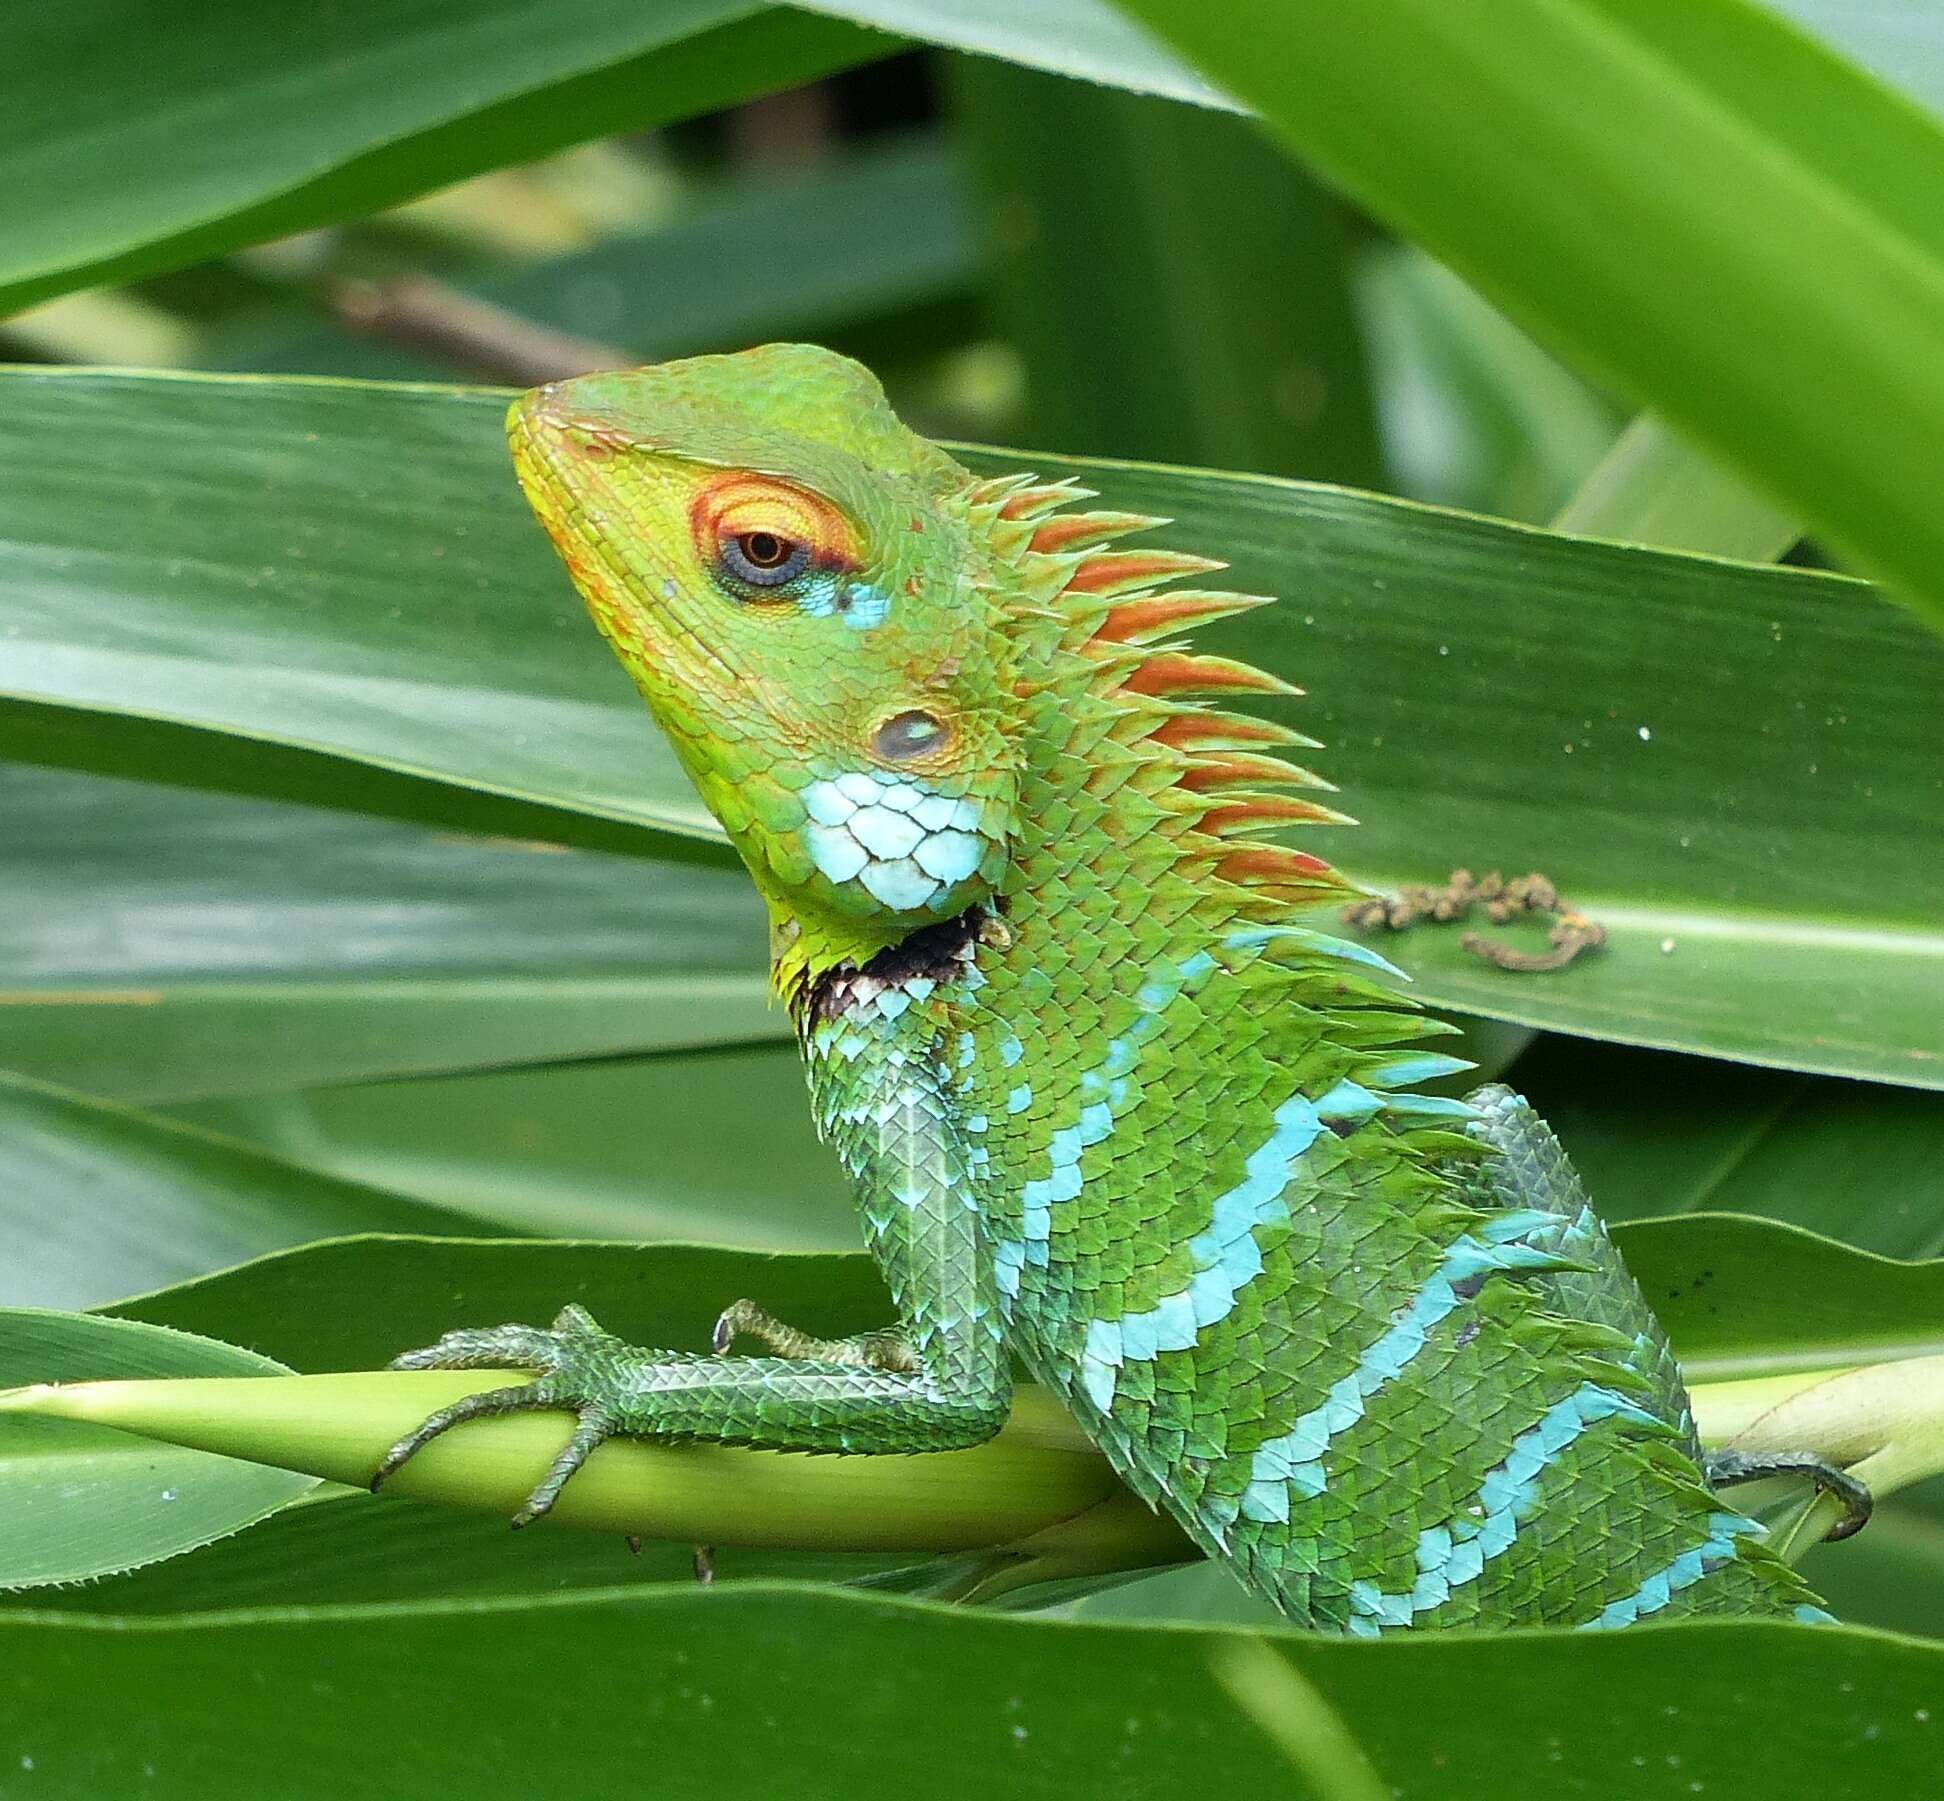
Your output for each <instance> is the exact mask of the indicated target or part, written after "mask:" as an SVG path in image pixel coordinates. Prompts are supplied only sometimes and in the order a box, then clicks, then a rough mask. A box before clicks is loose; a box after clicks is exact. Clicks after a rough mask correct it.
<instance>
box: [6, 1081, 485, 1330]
mask: <svg viewBox="0 0 1944 1801" xmlns="http://www.w3.org/2000/svg"><path fill="white" fill-rule="evenodd" d="M477 1224H478V1222H477V1221H476V1220H475V1221H471V1222H467V1221H464V1220H463V1216H461V1215H459V1214H448V1213H444V1212H443V1211H442V1210H440V1209H439V1208H437V1207H431V1206H427V1205H425V1204H424V1203H422V1202H418V1201H413V1200H408V1199H406V1198H405V1197H404V1196H402V1195H396V1194H387V1193H385V1192H384V1191H383V1190H382V1189H377V1188H370V1187H366V1186H364V1185H363V1184H361V1183H356V1182H348V1181H343V1180H341V1179H339V1178H337V1177H335V1176H327V1175H322V1174H320V1173H318V1172H317V1171H315V1170H309V1169H302V1168H298V1167H297V1166H295V1165H294V1164H290V1163H286V1162H283V1161H282V1160H280V1159H279V1158H276V1157H270V1156H266V1155H264V1154H263V1153H262V1152H261V1151H258V1150H254V1149H252V1148H250V1147H249V1146H246V1145H242V1144H237V1143H234V1142H232V1141H231V1140H228V1139H225V1138H220V1137H217V1136H216V1135H215V1134H213V1133H209V1132H203V1131H198V1130H196V1129H194V1128H192V1127H189V1126H183V1125H178V1124H176V1123H175V1122H174V1121H171V1120H164V1119H158V1118H157V1117H156V1116H155V1115H153V1114H146V1113H138V1112H135V1111H133V1110H132V1109H129V1108H124V1107H112V1106H108V1105H106V1104H104V1103H102V1102H100V1101H95V1100H91V1099H88V1098H86V1097H84V1096H81V1095H75V1094H67V1093H64V1092H62V1091H61V1090H59V1089H54V1088H43V1087H41V1086H39V1085H38V1084H35V1083H28V1082H23V1081H21V1080H20V1079H19V1078H17V1077H13V1076H8V1075H5V1074H0V1244H4V1245H5V1246H6V1248H7V1254H6V1261H5V1263H4V1265H0V1305H5V1306H12V1307H19V1306H33V1307H91V1306H94V1305H96V1304H97V1303H99V1302H102V1301H108V1300H113V1299H115V1298H116V1297H117V1296H120V1295H125V1294H129V1293H132V1292H135V1291H137V1290H140V1289H146V1288H160V1287H162V1286H163V1285H164V1284H166V1283H169V1282H177V1281H181V1280H183V1279H184V1278H186V1277H190V1276H196V1275H200V1274H202V1273H203V1272H204V1271H205V1270H208V1269H212V1268H218V1267H220V1266H222V1265H224V1264H228V1263H239V1262H241V1261H242V1260H243V1259H244V1258H246V1257H256V1256H261V1255H262V1254H263V1253H264V1252H266V1251H274V1250H283V1249H285V1248H287V1247H289V1246H291V1245H297V1244H302V1243H304V1242H305V1241H306V1240H308V1239H313V1238H324V1237H332V1236H336V1235H340V1234H343V1233H347V1232H439V1231H442V1230H449V1229H454V1228H459V1229H466V1227H467V1226H470V1227H471V1229H474V1230H476V1229H477Z"/></svg>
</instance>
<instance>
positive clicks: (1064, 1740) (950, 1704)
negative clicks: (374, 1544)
mask: <svg viewBox="0 0 1944 1801" xmlns="http://www.w3.org/2000/svg"><path fill="white" fill-rule="evenodd" d="M1225 1642H1226V1638H1225V1635H1221V1634H1211V1633H1207V1632H1203V1631H1194V1630H1183V1629H1180V1628H1173V1629H1167V1628H1164V1629H1162V1630H1159V1631H1155V1630H1145V1631H1144V1630H1140V1629H1134V1628H1128V1627H1117V1626H1087V1625H1079V1624H1076V1623H1072V1622H1063V1621H1050V1620H1022V1619H1008V1618H1005V1617H1004V1616H1000V1615H994V1614H989V1613H976V1612H966V1611H945V1610H941V1609H937V1608H931V1607H923V1606H916V1605H913V1604H910V1603H896V1602H888V1601H879V1600H871V1599H866V1598H863V1597H858V1596H839V1595H831V1594H822V1593H816V1592H810V1591H804V1590H801V1589H794V1588H789V1587H777V1588H774V1589H764V1588H761V1587H756V1586H751V1587H748V1588H742V1589H738V1590H735V1591H732V1592H725V1593H722V1594H706V1593H696V1592H694V1591H693V1590H680V1589H675V1590H670V1589H662V1590H647V1591H643V1592H640V1593H636V1594H617V1595H585V1596H567V1597H561V1598H559V1599H557V1600H554V1601H552V1602H536V1601H534V1600H531V1599H526V1598H522V1599H519V1600H515V1601H511V1602H486V1603H477V1604H470V1605H469V1604H463V1603H460V1604H452V1605H446V1606H435V1605H420V1606H413V1607H354V1608H343V1609H335V1608H326V1609H322V1610H319V1611H317V1612H315V1613H312V1614H309V1615H308V1616H298V1615H282V1616H279V1615H275V1614H273V1615H270V1616H268V1617H264V1616H251V1615H244V1616H242V1617H240V1618H229V1619H219V1620H210V1621H197V1620H194V1619H186V1620H181V1621H137V1622H129V1621H120V1620H112V1619H87V1620H82V1619H78V1618H74V1617H70V1616H62V1615H59V1614H42V1615H32V1614H29V1615H15V1616H12V1617H10V1618H9V1619H7V1620H6V1621H5V1622H4V1623H0V1671H4V1672H5V1673H4V1675H0V1697H4V1701H5V1704H6V1707H7V1711H8V1714H9V1717H10V1718H14V1719H17V1720H21V1721H27V1722H31V1723H32V1725H31V1730H29V1731H26V1732H24V1733H23V1734H21V1735H19V1740H18V1742H19V1743H20V1745H21V1747H22V1751H23V1753H24V1754H25V1755H27V1756H28V1757H30V1758H31V1759H32V1760H33V1763H34V1771H35V1786H36V1789H37V1790H38V1791H39V1792H42V1793H45V1794H48V1795H51V1796H76V1797H79V1796H82V1795H89V1796H92V1795H96V1794H99V1793H100V1792H101V1790H102V1786H103V1784H104V1782H105V1783H107V1784H108V1785H110V1786H113V1787H115V1788H117V1789H121V1788H132V1787H134V1786H136V1785H137V1784H138V1783H140V1784H141V1785H142V1786H143V1787H144V1788H145V1791H146V1792H147V1793H149V1794H151V1795H154V1796H156V1797H158V1798H159V1801H172V1798H176V1797H180V1798H182V1801H189V1798H191V1797H193V1801H211V1797H219V1796H227V1795H230V1794H245V1793H248V1794H259V1793H261V1792H262V1789H261V1785H262V1780H263V1772H264V1771H266V1770H275V1771H276V1772H277V1778H276V1781H277V1786H278V1792H279V1794H282V1795H286V1796H288V1797H290V1798H291V1801H308V1798H310V1797H317V1798H319V1801H322V1798H323V1797H327V1796H328V1797H332V1798H333V1801H335V1798H336V1797H338V1796H341V1795H343V1794H345V1793H347V1792H357V1793H360V1794H366V1795H372V1796H381V1797H394V1796H396V1797H404V1796H408V1795H423V1794H428V1793H431V1794H475V1793H485V1792H492V1791H498V1790H503V1789H518V1790H522V1791H529V1792H533V1793H553V1792H557V1791H558V1790H560V1789H561V1788H562V1787H563V1786H568V1787H571V1788H572V1790H573V1792H574V1793H575V1794H577V1795H582V1796H586V1797H588V1798H589V1801H601V1798H604V1797H608V1796H614V1797H621V1796H632V1795H635V1794H638V1793H639V1792H640V1788H641V1783H642V1772H643V1771H645V1770H651V1771H653V1772H654V1778H653V1780H654V1785H655V1790H656V1793H657V1794H658V1795H661V1796H666V1797H667V1798H668V1801H689V1798H691V1797H693V1798H694V1801H741V1798H742V1797H756V1796H766V1795H772V1794H774V1793H775V1784H776V1772H777V1771H778V1769H789V1770H796V1771H799V1772H802V1773H803V1774H802V1776H801V1778H800V1782H801V1784H802V1785H803V1792H805V1793H810V1794H816V1795H820V1796H821V1795H833V1796H834V1795H840V1794H841V1795H846V1796H855V1797H859V1798H860V1801H877V1798H879V1797H882V1798H884V1801H892V1798H894V1797H902V1796H905V1795H908V1794H909V1793H910V1788H911V1780H912V1770H913V1768H914V1758H916V1757H917V1756H919V1755H920V1754H919V1753H918V1752H916V1751H910V1752H909V1753H908V1754H888V1753H887V1749H886V1748H887V1747H905V1748H910V1747H920V1746H921V1747H922V1762H923V1767H924V1770H925V1783H926V1786H927V1789H928V1790H929V1791H930V1792H931V1793H932V1794H934V1795H936V1796H938V1797H939V1798H940V1801H956V1798H957V1797H961V1796H963V1797H974V1796H976V1797H981V1798H983V1797H985V1796H989V1795H990V1794H992V1793H993V1791H994V1780H995V1774H996V1773H1000V1772H1003V1781H1004V1786H1005V1788H1006V1790H1007V1792H1009V1793H1012V1794H1018V1795H1022V1796H1032V1797H1047V1798H1049V1801H1050V1798H1051V1797H1054V1796H1062V1795H1073V1794H1087V1793H1094V1792H1098V1791H1099V1789H1100V1788H1101V1786H1102V1784H1103V1782H1105V1783H1106V1784H1108V1785H1110V1786H1117V1787H1124V1788H1127V1789H1129V1790H1130V1791H1132V1790H1136V1789H1138V1790H1141V1791H1148V1792H1152V1793H1154V1794H1157V1795H1164V1794H1165V1795H1172V1794H1186V1793H1195V1792H1207V1793H1212V1794H1224V1795H1229V1794H1233V1795H1271V1794H1281V1793H1286V1792H1288V1789H1289V1783H1290V1776H1289V1771H1288V1769H1287V1766H1286V1765H1284V1764H1283V1762H1282V1761H1281V1758H1280V1755H1279V1754H1278V1753H1277V1751H1276V1750H1275V1749H1274V1747H1273V1746H1272V1745H1271V1743H1270V1741H1269V1740H1268V1739H1266V1738H1265V1737H1264V1736H1263V1735H1262V1734H1261V1733H1260V1732H1258V1731H1257V1730H1255V1729H1254V1728H1253V1727H1252V1726H1250V1725H1248V1724H1247V1723H1246V1722H1245V1721H1244V1720H1243V1719H1242V1717H1241V1716H1240V1715H1238V1714H1236V1713H1235V1712H1234V1711H1233V1710H1232V1709H1231V1707H1230V1705H1229V1703H1228V1702H1227V1700H1226V1699H1225V1698H1224V1696H1223V1695H1222V1693H1221V1691H1220V1689H1219V1688H1218V1687H1217V1685H1216V1682H1215V1680H1214V1678H1213V1677H1212V1675H1211V1674H1210V1671H1209V1667H1208V1659H1209V1656H1210V1654H1211V1652H1212V1651H1213V1650H1214V1649H1216V1648H1217V1647H1218V1646H1219V1645H1221V1644H1223V1643H1225ZM1272 1642H1273V1643H1274V1644H1275V1645H1276V1648H1277V1650H1278V1653H1279V1654H1280V1655H1283V1656H1287V1657H1290V1658H1291V1659H1292V1660H1294V1661H1295V1662H1296V1663H1297V1665H1298V1667H1299V1668H1300V1669H1301V1670H1302V1672H1303V1674H1304V1675H1305V1676H1306V1677H1307V1678H1308V1679H1309V1680H1310V1681H1311V1682H1312V1683H1314V1684H1315V1686H1316V1688H1317V1689H1318V1691H1319V1692H1320V1693H1321V1694H1322V1696H1323V1697H1324V1699H1325V1701H1326V1702H1327V1703H1328V1704H1329V1705H1330V1706H1331V1707H1332V1708H1334V1709H1335V1710H1336V1712H1337V1713H1338V1714H1339V1715H1340V1716H1341V1718H1342V1719H1343V1721H1344V1722H1345V1724H1346V1725H1347V1727H1348V1728H1349V1730H1350V1731H1351V1732H1352V1733H1354V1734H1355V1735H1356V1737H1357V1739H1358V1741H1359V1742H1360V1743H1361V1745H1362V1746H1363V1749H1364V1751H1365V1754H1366V1755H1367V1756H1368V1757H1369V1758H1370V1760H1371V1762H1372V1763H1373V1764H1374V1765H1375V1767H1376V1768H1377V1770H1378V1772H1379V1773H1380V1774H1381V1776H1382V1777H1383V1778H1384V1779H1385V1780H1386V1781H1387V1782H1389V1783H1390V1784H1391V1785H1392V1787H1393V1788H1394V1789H1395V1790H1397V1791H1398V1792H1400V1793H1402V1794H1405V1795H1423V1796H1431V1795H1436V1796H1439V1797H1441V1798H1449V1801H1461V1798H1464V1797H1472V1796H1478V1797H1494V1798H1496V1797H1501V1796H1504V1795H1506V1794H1508V1793H1510V1794H1544V1793H1552V1792H1558V1791H1559V1790H1561V1789H1562V1788H1566V1787H1569V1786H1570V1787H1578V1788H1584V1789H1585V1790H1587V1791H1588V1792H1590V1793H1597V1794H1616V1795H1618V1794H1624V1795H1626V1796H1628V1797H1629V1798H1630V1801H1691V1797H1692V1795H1693V1794H1694V1792H1695V1791H1694V1789H1693V1786H1692V1785H1693V1784H1694V1783H1695V1782H1699V1783H1701V1784H1702V1785H1703V1792H1705V1793H1706V1794H1708V1795H1710V1796H1713V1797H1716V1801H1772V1797H1773V1796H1775V1795H1777V1794H1791V1793H1799V1792H1805V1791H1809V1792H1816V1791H1821V1792H1826V1793H1832V1794H1836V1793H1844V1794H1863V1793H1870V1794H1875V1793H1884V1794H1899V1793H1903V1794H1918V1793H1922V1792H1924V1789H1925V1786H1926V1785H1927V1784H1928V1783H1929V1782H1930V1780H1931V1778H1932V1777H1933V1775H1934V1773H1935V1767H1936V1763H1935V1759H1936V1747H1935V1732H1936V1727H1935V1726H1934V1725H1932V1724H1931V1722H1930V1719H1929V1715H1930V1713H1931V1710H1932V1709H1933V1708H1934V1707H1935V1706H1936V1702H1937V1685H1938V1681H1939V1671H1940V1663H1939V1658H1940V1653H1939V1652H1938V1651H1937V1650H1936V1649H1935V1648H1933V1647H1930V1646H1925V1645H1920V1644H1917V1643H1914V1642H1911V1641H1907V1640H1899V1639H1895V1638H1891V1637H1887V1636H1880V1635H1876V1634H1871V1633H1863V1632H1851V1631H1844V1630H1842V1629H1840V1628H1824V1629H1822V1630H1819V1631H1807V1630H1804V1629H1802V1628H1799V1627H1790V1626H1780V1625H1764V1624H1756V1623H1751V1622H1719V1623H1706V1624H1699V1625H1688V1626H1675V1627H1672V1628H1668V1627H1661V1628H1654V1627H1646V1628H1642V1629H1641V1630H1639V1631H1637V1632H1628V1633H1582V1634H1577V1635H1568V1636H1565V1637H1561V1636H1559V1635H1555V1634H1517V1635H1510V1636H1504V1637H1475V1636H1472V1635H1469V1634H1452V1635H1448V1636H1443V1637H1438V1636H1427V1637H1425V1638H1422V1639H1419V1640H1415V1641H1410V1642H1405V1641H1398V1642H1393V1643H1386V1644H1381V1645H1357V1644H1351V1643H1341V1642H1339V1643H1330V1642H1325V1641H1317V1640H1307V1639H1299V1638H1295V1637H1291V1636H1285V1635H1277V1636H1276V1637H1275V1639H1274V1640H1273V1641H1272ZM754 1647H764V1648H765V1649H764V1651H763V1654H761V1655H755V1654H752V1652H753V1648H754ZM1751 1667H1757V1668H1759V1669H1760V1671H1761V1680H1760V1681H1759V1682H1755V1683H1751V1681H1750V1679H1749V1671H1750V1669H1751ZM257 1672H271V1673H272V1680H270V1681H268V1682H258V1681H256V1680H254V1677H255V1674H256V1673H257ZM102 1695H113V1696H115V1697H116V1704H115V1706H114V1708H113V1709H112V1710H108V1709H104V1708H102V1706H101V1705H100V1701H99V1697H100V1696H102ZM1481 1695H1518V1696H1528V1697H1536V1698H1537V1700H1536V1701H1535V1706H1537V1707H1538V1708H1539V1709H1540V1712H1539V1713H1538V1715H1537V1717H1536V1718H1535V1719H1533V1720H1529V1721H1527V1722H1525V1724H1524V1725H1523V1726H1522V1727H1521V1728H1520V1729H1517V1730H1508V1729H1507V1726H1506V1721H1505V1717H1504V1714H1503V1711H1502V1710H1500V1709H1497V1708H1491V1707H1481V1706H1480V1705H1479V1697H1480V1696H1481ZM320 1696H325V1697H328V1700H329V1705H328V1707H325V1708H320V1706H319V1697H320ZM434 1697H436V1712H437V1718H438V1730H436V1731H430V1732H428V1731H427V1729H426V1727H427V1715H428V1707H429V1706H430V1705H431V1704H432V1700H433V1698H434ZM1730 1715H1732V1717H1733V1718H1734V1719H1735V1720H1736V1722H1737V1726H1738V1730H1736V1731H1734V1732H1725V1731H1723V1730H1722V1727H1721V1721H1722V1719H1723V1718H1724V1717H1727V1716H1730ZM1555 1721H1556V1722H1557V1727H1558V1729H1557V1730H1554V1729H1553V1725H1552V1723H1553V1722H1555Z"/></svg>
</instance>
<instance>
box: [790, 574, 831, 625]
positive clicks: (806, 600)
mask: <svg viewBox="0 0 1944 1801" xmlns="http://www.w3.org/2000/svg"><path fill="white" fill-rule="evenodd" d="M796 604H797V611H798V612H799V613H805V614H808V615H809V617H810V618H812V619H828V618H829V617H830V615H831V614H832V613H834V612H836V611H837V608H838V606H839V605H840V604H841V596H840V594H839V592H838V581H837V577H836V575H835V574H834V573H833V572H831V571H829V570H812V571H811V572H810V573H809V574H808V575H804V576H799V577H798V578H797V582H796Z"/></svg>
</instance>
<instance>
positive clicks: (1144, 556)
mask: <svg viewBox="0 0 1944 1801" xmlns="http://www.w3.org/2000/svg"><path fill="white" fill-rule="evenodd" d="M1227 567H1228V565H1227V564H1226V563H1223V562H1219V561H1218V560H1216V559H1215V558H1213V557H1198V556H1195V555H1193V554H1192V553H1191V552H1189V551H1185V550H1096V551H1094V552H1092V553H1091V554H1090V555H1088V556H1086V557H1084V558H1082V559H1081V561H1080V562H1079V563H1078V564H1077V565H1076V566H1075V568H1074V571H1073V573H1072V574H1071V575H1069V576H1068V577H1067V583H1066V591H1067V592H1068V593H1069V594H1095V595H1099V596H1101V597H1103V598H1107V597H1111V596H1113V595H1117V594H1131V593H1132V592H1133V591H1134V590H1135V589H1136V588H1148V587H1152V586H1153V585H1154V584H1155V583H1156V582H1170V581H1173V580H1175V579H1176V577H1178V576H1183V575H1206V574H1208V572H1209V571H1210V570H1212V569H1226V568H1227Z"/></svg>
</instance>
